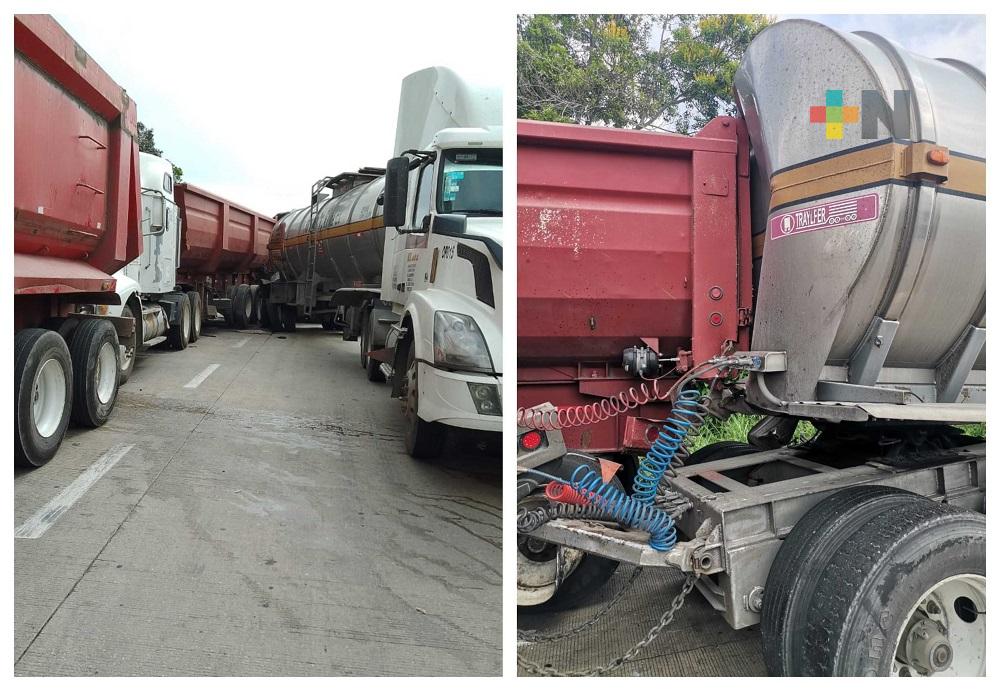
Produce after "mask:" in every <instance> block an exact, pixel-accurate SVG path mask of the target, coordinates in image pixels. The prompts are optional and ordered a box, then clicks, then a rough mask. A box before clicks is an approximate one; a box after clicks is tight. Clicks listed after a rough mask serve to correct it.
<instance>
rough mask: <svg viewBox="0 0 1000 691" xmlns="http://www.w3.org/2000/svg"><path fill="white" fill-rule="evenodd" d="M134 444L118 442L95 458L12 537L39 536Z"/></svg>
mask: <svg viewBox="0 0 1000 691" xmlns="http://www.w3.org/2000/svg"><path fill="white" fill-rule="evenodd" d="M134 446H135V444H128V445H125V444H119V445H118V446H114V447H112V448H111V449H109V450H108V451H107V453H105V454H104V455H103V456H101V457H100V458H99V459H97V462H96V463H94V465H92V466H90V467H89V468H87V469H86V470H85V471H83V473H81V474H80V477H78V478H77V479H75V480H73V482H71V483H70V484H69V486H67V487H66V489H64V490H63V491H62V492H60V493H59V494H57V495H56V496H55V497H54V498H53V499H52V500H51V501H50V502H49V503H48V504H46V505H45V506H43V507H42V508H40V509H39V510H38V511H36V512H35V515H33V516H32V517H31V518H29V519H28V520H26V521H25V522H24V523H22V524H21V525H20V526H19V527H18V528H17V529H16V530H15V531H14V537H19V538H26V539H33V538H36V537H41V536H42V535H44V534H45V531H46V530H48V529H49V528H50V527H52V524H53V523H55V522H56V521H57V520H58V519H59V517H60V516H62V515H63V514H64V513H66V512H67V511H69V509H70V508H71V507H72V506H73V504H75V503H76V502H77V500H78V499H79V498H80V497H82V496H83V495H84V494H86V492H87V490H88V489H90V488H91V487H92V486H93V485H94V483H95V482H97V481H98V480H100V479H101V477H102V476H103V475H104V473H106V472H108V471H109V470H111V469H112V468H113V467H114V465H115V463H117V462H118V461H120V460H121V459H122V458H124V457H125V454H127V453H128V452H129V451H131V450H132V447H134Z"/></svg>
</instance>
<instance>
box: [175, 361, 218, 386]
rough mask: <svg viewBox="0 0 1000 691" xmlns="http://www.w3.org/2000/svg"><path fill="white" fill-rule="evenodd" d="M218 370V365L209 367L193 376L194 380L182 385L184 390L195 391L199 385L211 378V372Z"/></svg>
mask: <svg viewBox="0 0 1000 691" xmlns="http://www.w3.org/2000/svg"><path fill="white" fill-rule="evenodd" d="M217 369H219V366H218V365H209V366H208V367H206V368H205V369H203V370H202V371H201V372H198V374H196V375H194V378H193V379H192V380H191V381H189V382H188V383H187V384H185V385H184V388H185V389H197V388H198V387H199V386H201V383H202V382H203V381H205V380H206V379H208V378H209V377H210V376H212V372H214V371H215V370H217Z"/></svg>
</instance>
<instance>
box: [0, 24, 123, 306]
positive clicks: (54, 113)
mask: <svg viewBox="0 0 1000 691" xmlns="http://www.w3.org/2000/svg"><path fill="white" fill-rule="evenodd" d="M14 49H15V60H14V180H15V184H14V252H15V261H14V270H15V287H16V288H17V286H18V282H19V281H20V278H21V277H22V275H24V274H25V273H26V272H27V273H30V272H29V271H28V269H27V268H24V269H22V266H25V264H24V261H23V259H22V258H23V257H25V256H42V257H54V258H61V259H68V260H73V261H78V262H83V263H85V264H87V265H89V266H92V267H94V268H95V269H97V270H98V271H99V272H102V273H105V274H111V273H113V272H114V271H117V270H118V269H119V268H121V267H122V266H124V265H125V264H127V263H128V262H129V261H131V260H132V259H134V258H135V257H136V256H138V255H139V254H140V253H141V249H142V236H141V229H140V227H139V219H138V209H139V185H138V166H139V158H138V147H137V145H136V143H135V141H134V132H135V128H136V108H135V103H133V102H132V101H131V99H129V98H128V95H127V94H126V93H125V91H124V89H122V88H121V87H120V86H118V85H117V84H115V83H114V81H113V80H112V79H111V78H110V77H109V76H108V75H107V74H106V73H105V72H104V71H103V70H102V69H101V68H100V67H99V66H98V65H97V64H96V63H95V62H94V61H93V59H92V58H90V57H89V56H88V55H87V54H86V53H85V52H84V51H83V49H82V48H80V47H79V46H78V45H77V44H76V43H75V42H74V41H73V39H72V38H71V37H70V36H69V35H68V34H67V33H66V32H65V31H64V30H63V29H62V27H60V26H59V25H58V24H57V23H56V22H55V20H53V19H52V18H51V17H49V16H47V15H16V16H15V17H14ZM59 266H65V267H68V266H69V265H68V264H59ZM73 274H74V272H70V274H68V275H67V276H65V277H64V278H65V279H66V280H65V281H62V282H59V283H58V285H59V286H62V288H69V289H72V288H73V286H74V285H75V284H74V283H73V281H74V275H73ZM25 277H26V278H30V277H29V276H25ZM53 278H56V277H53ZM53 285H56V284H53ZM112 288H113V283H112ZM76 289H77V290H90V288H89V287H84V286H82V285H79V286H76ZM59 292H64V291H63V290H62V289H60V291H59Z"/></svg>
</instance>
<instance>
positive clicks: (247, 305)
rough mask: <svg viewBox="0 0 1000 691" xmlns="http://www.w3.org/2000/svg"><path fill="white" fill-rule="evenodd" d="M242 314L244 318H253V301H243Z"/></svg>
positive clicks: (250, 299)
mask: <svg viewBox="0 0 1000 691" xmlns="http://www.w3.org/2000/svg"><path fill="white" fill-rule="evenodd" d="M243 303H244V304H243V312H244V313H245V314H246V318H247V320H248V321H249V319H250V318H251V317H252V316H253V299H252V298H247V299H246V300H244V301H243Z"/></svg>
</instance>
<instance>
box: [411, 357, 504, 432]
mask: <svg viewBox="0 0 1000 691" xmlns="http://www.w3.org/2000/svg"><path fill="white" fill-rule="evenodd" d="M417 367H418V370H417V381H418V382H419V391H420V401H419V402H418V403H417V409H418V410H419V411H420V417H421V418H422V419H423V420H425V421H427V422H440V423H441V424H444V425H449V426H451V427H460V428H462V429H474V430H481V431H484V432H500V431H502V430H503V416H501V415H480V414H479V413H477V412H476V406H475V403H473V401H472V394H471V393H470V392H469V382H476V383H481V384H495V385H496V386H497V394H498V395H501V391H502V387H501V381H502V377H500V376H499V375H493V374H476V373H473V372H448V371H446V370H441V369H437V368H435V367H433V366H431V365H428V364H427V363H424V362H420V363H417ZM501 400H502V399H501Z"/></svg>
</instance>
